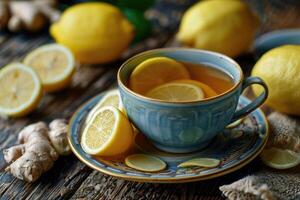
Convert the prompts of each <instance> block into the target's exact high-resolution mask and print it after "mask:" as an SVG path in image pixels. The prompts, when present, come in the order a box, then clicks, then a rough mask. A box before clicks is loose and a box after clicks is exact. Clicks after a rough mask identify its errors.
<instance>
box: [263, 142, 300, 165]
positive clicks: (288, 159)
mask: <svg viewBox="0 0 300 200" xmlns="http://www.w3.org/2000/svg"><path fill="white" fill-rule="evenodd" d="M260 157H261V159H262V161H263V162H264V163H265V164H266V165H267V166H269V167H272V168H275V169H288V168H292V167H295V166H297V165H298V164H300V154H299V153H296V152H293V151H291V150H288V149H279V148H275V147H273V148H271V149H264V150H263V152H262V153H261V154H260Z"/></svg>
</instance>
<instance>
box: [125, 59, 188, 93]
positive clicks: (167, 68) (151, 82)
mask: <svg viewBox="0 0 300 200" xmlns="http://www.w3.org/2000/svg"><path fill="white" fill-rule="evenodd" d="M189 78H190V74H189V72H188V71H187V69H186V68H185V66H184V65H183V64H181V63H180V62H177V61H176V60H173V59H171V58H167V57H155V58H150V59H147V60H145V61H144V62H142V63H141V64H139V65H138V66H137V67H136V68H135V69H134V70H133V72H132V73H131V75H130V81H129V86H130V88H131V89H132V90H133V91H134V92H137V93H139V94H146V92H148V91H149V90H151V89H153V88H155V87H157V86H159V85H162V84H165V83H168V82H170V81H173V80H177V79H189Z"/></svg>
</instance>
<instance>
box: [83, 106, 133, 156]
mask: <svg viewBox="0 0 300 200" xmlns="http://www.w3.org/2000/svg"><path fill="white" fill-rule="evenodd" d="M133 136H134V134H133V130H132V126H131V124H130V122H129V121H128V119H127V118H126V117H125V115H124V114H123V113H122V112H121V111H119V110H118V109H117V108H115V107H113V106H104V107H102V108H100V109H99V110H98V111H97V112H96V113H95V114H94V115H93V117H92V118H91V120H90V121H89V123H88V124H87V125H86V127H85V129H84V131H83V133H82V138H81V145H82V148H83V149H84V151H85V152H86V153H88V154H91V155H98V156H115V155H118V154H122V153H124V152H126V151H127V150H128V149H129V147H130V146H131V145H132V142H133Z"/></svg>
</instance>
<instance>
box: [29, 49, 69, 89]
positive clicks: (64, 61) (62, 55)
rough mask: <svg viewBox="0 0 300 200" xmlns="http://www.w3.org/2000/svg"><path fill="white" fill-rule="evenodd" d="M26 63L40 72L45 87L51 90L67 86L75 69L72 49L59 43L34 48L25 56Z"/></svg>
mask: <svg viewBox="0 0 300 200" xmlns="http://www.w3.org/2000/svg"><path fill="white" fill-rule="evenodd" d="M24 63H25V65H27V66H29V67H31V68H32V69H34V70H35V71H36V72H37V73H38V75H39V77H40V79H41V81H42V84H43V89H44V90H46V91H50V92H51V91H56V90H59V89H62V88H64V87H66V86H67V85H68V84H69V83H70V81H71V78H72V74H73V72H74V69H75V66H74V65H75V62H74V57H73V55H72V53H71V51H70V50H69V49H67V48H66V47H64V46H62V45H58V44H48V45H44V46H42V47H39V48H37V49H35V50H33V51H32V52H30V53H29V54H28V55H27V56H26V57H25V59H24Z"/></svg>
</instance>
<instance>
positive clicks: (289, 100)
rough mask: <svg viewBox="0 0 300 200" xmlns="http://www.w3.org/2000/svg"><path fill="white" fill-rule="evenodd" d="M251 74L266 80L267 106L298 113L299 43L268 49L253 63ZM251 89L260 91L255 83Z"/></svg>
mask: <svg viewBox="0 0 300 200" xmlns="http://www.w3.org/2000/svg"><path fill="white" fill-rule="evenodd" d="M252 75H253V76H259V77H261V78H262V79H263V80H264V81H265V82H266V84H267V86H268V88H269V96H268V99H267V101H266V104H267V105H268V106H270V107H271V108H273V109H276V110H278V111H280V112H283V113H287V114H292V115H300V89H299V86H300V45H286V46H281V47H278V48H275V49H272V50H270V51H268V52H267V53H265V54H264V55H263V56H262V57H261V58H260V59H259V61H258V62H257V63H256V64H255V66H254V68H253V70H252ZM253 90H254V93H255V94H256V95H259V94H260V93H261V91H262V89H261V88H260V87H259V86H256V85H254V86H253Z"/></svg>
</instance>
